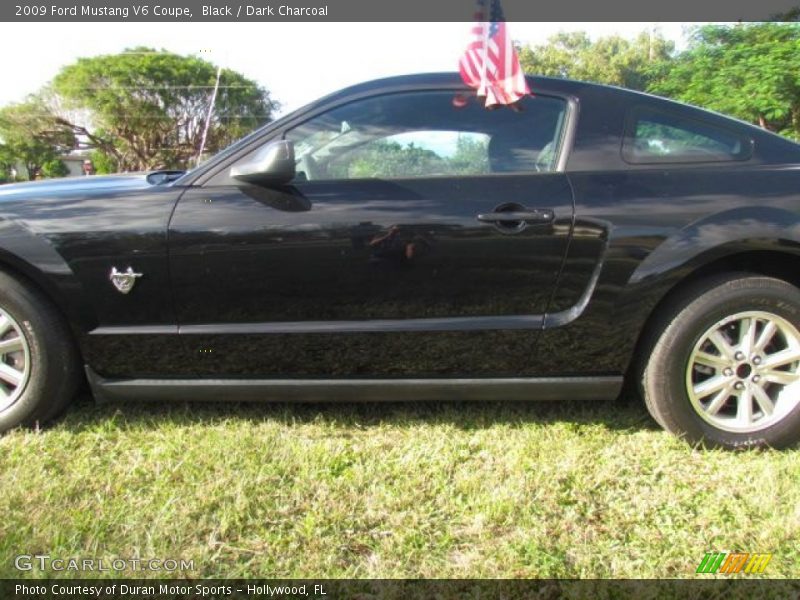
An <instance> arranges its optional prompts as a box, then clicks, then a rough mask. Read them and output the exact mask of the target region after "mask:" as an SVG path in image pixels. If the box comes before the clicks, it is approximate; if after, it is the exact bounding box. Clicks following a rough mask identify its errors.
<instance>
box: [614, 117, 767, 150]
mask: <svg viewBox="0 0 800 600" xmlns="http://www.w3.org/2000/svg"><path fill="white" fill-rule="evenodd" d="M752 146H753V142H752V140H751V139H750V138H748V137H746V136H742V135H739V134H738V133H736V132H733V131H730V130H727V129H723V128H721V127H718V126H716V125H713V124H711V123H706V122H703V121H700V120H694V119H686V118H684V117H681V116H678V115H674V114H669V113H667V112H661V111H655V110H650V109H642V108H638V109H634V111H633V112H632V115H631V118H629V119H628V126H627V133H626V136H625V141H624V143H623V148H622V154H623V158H624V159H625V160H626V161H627V162H629V163H634V164H635V163H642V164H648V163H695V162H727V161H738V160H747V159H748V158H750V156H751V154H752Z"/></svg>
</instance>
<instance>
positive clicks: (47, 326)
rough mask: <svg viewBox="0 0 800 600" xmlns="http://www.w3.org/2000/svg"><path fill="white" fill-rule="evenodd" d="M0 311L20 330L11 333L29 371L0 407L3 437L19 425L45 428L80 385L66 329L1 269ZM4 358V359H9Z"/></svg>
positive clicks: (47, 306) (46, 306)
mask: <svg viewBox="0 0 800 600" xmlns="http://www.w3.org/2000/svg"><path fill="white" fill-rule="evenodd" d="M0 311H3V312H5V313H6V315H7V316H8V317H10V318H11V319H12V320H13V321H14V322H15V323H16V325H17V326H18V327H19V330H18V331H17V330H16V329H15V331H16V333H18V334H21V337H22V338H24V341H25V343H26V345H27V350H28V356H27V360H26V364H27V365H28V370H27V372H28V373H29V375H28V377H27V379H26V380H25V381H24V383H23V384H20V385H19V386H17V387H19V388H20V390H19V393H18V394H17V396H18V397H17V398H16V400H15V401H14V402H13V403H12V404H11V405H10V406H7V407H3V408H2V409H0V433H2V432H5V431H8V430H9V429H12V428H14V427H18V426H20V425H22V426H35V425H37V424H44V423H46V422H47V421H49V420H51V419H53V418H54V417H56V416H57V415H58V414H60V413H61V412H62V411H63V409H64V408H65V407H66V406H67V404H69V402H70V401H71V400H72V398H73V396H74V395H75V391H76V389H77V386H78V383H79V382H80V363H79V360H78V352H77V350H76V348H75V345H74V342H73V339H72V334H71V332H70V330H69V327H68V326H67V325H66V323H65V322H64V319H63V318H62V317H61V315H60V313H59V312H58V311H57V310H56V308H55V307H54V306H53V305H52V304H51V303H50V301H49V300H48V299H47V298H45V297H43V296H42V295H41V294H40V293H39V292H38V291H37V290H35V289H34V288H33V287H32V286H30V285H28V284H26V283H23V282H21V281H19V280H18V279H16V278H14V277H12V276H11V275H9V274H8V273H5V272H3V271H0ZM7 335H9V336H10V335H12V333H8V334H7ZM9 356H10V355H9ZM9 356H7V357H6V360H9V361H10V358H9ZM17 356H19V353H18V354H17ZM11 358H13V357H11ZM0 360H2V358H0ZM4 385H5V386H6V387H5V388H4V390H5V391H6V397H7V398H10V397H11V394H9V393H8V391H9V389H10V387H9V386H8V383H5V384H4ZM0 406H2V403H0Z"/></svg>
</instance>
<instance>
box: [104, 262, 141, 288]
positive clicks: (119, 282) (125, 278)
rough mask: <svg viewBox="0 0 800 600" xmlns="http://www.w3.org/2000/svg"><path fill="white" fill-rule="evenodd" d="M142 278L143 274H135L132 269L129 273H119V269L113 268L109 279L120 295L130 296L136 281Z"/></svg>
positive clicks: (129, 268)
mask: <svg viewBox="0 0 800 600" xmlns="http://www.w3.org/2000/svg"><path fill="white" fill-rule="evenodd" d="M141 276H142V273H135V272H134V271H133V268H131V267H128V270H127V271H117V267H111V273H110V274H109V276H108V278H109V279H110V280H111V283H113V284H114V287H115V288H117V291H118V292H119V293H121V294H129V293H130V292H131V290H132V289H133V286H134V285H136V280H137V279H138V278H139V277H141Z"/></svg>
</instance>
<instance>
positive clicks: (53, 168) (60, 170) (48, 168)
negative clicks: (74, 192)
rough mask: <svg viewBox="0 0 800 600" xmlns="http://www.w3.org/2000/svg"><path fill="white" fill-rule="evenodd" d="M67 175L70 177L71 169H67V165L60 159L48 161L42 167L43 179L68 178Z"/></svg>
mask: <svg viewBox="0 0 800 600" xmlns="http://www.w3.org/2000/svg"><path fill="white" fill-rule="evenodd" d="M67 175H69V167H67V165H66V163H65V162H64V161H63V160H61V159H59V158H55V159H53V160H48V161H47V162H46V163H44V164H43V165H42V176H43V177H47V178H52V177H66V176H67Z"/></svg>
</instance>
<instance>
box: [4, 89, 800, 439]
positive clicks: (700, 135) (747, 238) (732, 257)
mask: <svg viewBox="0 0 800 600" xmlns="http://www.w3.org/2000/svg"><path fill="white" fill-rule="evenodd" d="M529 83H530V85H531V89H533V90H534V91H535V95H534V96H528V97H526V98H524V99H523V100H522V101H521V102H520V103H519V105H518V106H517V107H516V110H512V109H509V108H502V109H499V110H486V109H485V108H483V107H482V106H481V104H480V103H479V102H478V101H477V99H476V98H475V96H474V95H472V92H470V91H469V90H468V89H467V88H465V87H464V85H463V84H462V83H461V81H460V78H459V77H458V76H457V75H455V74H453V75H450V74H444V75H418V76H409V77H400V78H393V79H386V80H380V81H376V82H371V83H366V84H362V85H358V86H355V87H352V88H349V89H346V90H343V91H341V92H337V93H335V94H332V95H330V96H328V97H326V98H323V99H322V100H320V101H318V102H316V103H314V104H311V105H309V106H307V107H305V108H303V109H300V110H298V111H296V112H294V113H292V114H290V115H288V116H286V117H284V118H282V119H280V120H278V121H276V122H274V123H270V124H269V125H267V126H265V127H264V128H262V129H260V130H258V131H256V132H255V133H253V134H251V135H250V136H248V137H246V138H244V139H243V140H241V141H240V142H238V143H236V144H235V145H234V146H232V147H230V148H228V149H227V150H225V151H223V152H222V153H220V154H219V155H217V156H216V157H214V158H213V159H211V160H210V161H208V162H207V163H205V164H203V165H201V166H199V167H198V168H196V169H194V170H192V171H189V172H188V173H185V174H177V175H175V174H171V173H152V174H150V175H147V176H145V175H122V176H110V177H85V178H80V179H73V180H60V181H46V182H37V183H32V184H22V185H8V186H3V187H0V430H6V429H9V428H11V427H14V426H17V425H20V424H32V423H35V422H37V421H40V422H42V421H46V420H47V419H50V418H52V417H53V416H55V415H56V414H57V413H58V412H59V411H61V410H62V409H63V408H64V407H65V405H66V404H67V402H68V401H69V400H70V399H71V398H72V396H73V395H74V393H75V389H76V386H77V385H78V384H79V383H80V381H81V378H82V377H86V378H88V383H89V385H90V386H91V389H92V390H93V393H94V394H95V395H96V396H97V397H100V398H106V399H116V400H125V399H150V400H169V399H186V400H191V399H230V400H277V401H295V400H307V401H319V400H329V399H341V400H362V399H363V400H402V399H430V400H436V399H454V400H463V399H476V400H479V399H498V400H505V399H509V400H572V399H595V398H596V399H608V398H613V397H615V396H616V395H617V394H619V393H620V390H621V389H622V386H623V382H624V381H626V379H627V381H628V383H630V384H631V387H632V389H638V390H639V392H640V393H641V394H642V396H643V399H644V402H645V403H646V405H647V407H648V409H649V410H650V412H651V414H652V415H653V417H654V418H655V419H656V420H657V421H658V422H659V423H660V424H661V425H662V426H663V427H665V428H666V429H667V430H669V431H671V432H674V433H676V434H678V435H681V436H684V437H686V438H687V439H688V440H690V441H694V442H697V441H703V442H705V443H706V444H708V445H712V446H713V445H716V446H723V447H729V448H735V447H743V446H764V445H768V446H774V447H784V446H787V445H790V444H793V443H795V442H796V441H797V440H798V438H800V290H799V289H798V285H800V271H799V270H798V268H797V267H798V264H800V262H799V261H800V146H799V145H797V144H794V143H792V142H790V141H788V140H785V139H783V138H780V137H778V136H776V135H773V134H771V133H769V132H766V131H763V130H761V129H758V128H756V127H752V126H749V125H747V124H745V123H741V122H739V121H735V120H732V119H728V118H725V117H723V116H721V115H717V114H713V113H710V112H706V111H703V110H700V109H697V108H693V107H690V106H686V105H682V104H678V103H674V102H670V101H667V100H664V99H660V98H656V97H653V96H647V95H644V94H639V93H635V92H630V91H626V90H622V89H617V88H612V87H606V86H600V85H594V84H587V83H580V82H574V81H565V80H557V79H547V78H530V79H529Z"/></svg>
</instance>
